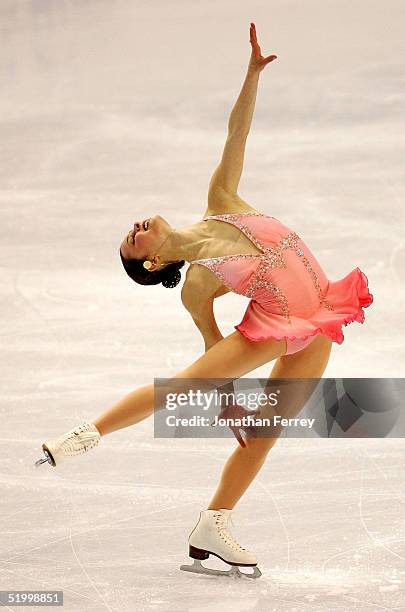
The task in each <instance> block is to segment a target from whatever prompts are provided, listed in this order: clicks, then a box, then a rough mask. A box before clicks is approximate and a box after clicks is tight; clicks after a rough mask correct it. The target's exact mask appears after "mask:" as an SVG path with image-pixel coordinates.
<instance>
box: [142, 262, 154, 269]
mask: <svg viewBox="0 0 405 612" xmlns="http://www.w3.org/2000/svg"><path fill="white" fill-rule="evenodd" d="M152 266H153V263H152V262H151V261H148V260H146V261H144V262H143V267H144V268H145V269H146V270H150V268H151V267H152Z"/></svg>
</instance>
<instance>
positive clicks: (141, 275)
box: [120, 249, 186, 289]
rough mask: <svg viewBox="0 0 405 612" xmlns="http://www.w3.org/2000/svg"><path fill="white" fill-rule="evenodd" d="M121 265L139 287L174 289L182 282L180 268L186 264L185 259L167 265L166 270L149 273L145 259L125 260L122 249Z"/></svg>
mask: <svg viewBox="0 0 405 612" xmlns="http://www.w3.org/2000/svg"><path fill="white" fill-rule="evenodd" d="M120 258H121V263H122V265H123V267H124V270H125V272H126V273H127V274H128V276H129V277H130V278H131V279H132V280H133V281H134V282H135V283H137V284H138V285H159V284H160V283H161V284H162V285H163V287H166V289H173V288H174V287H176V285H178V284H179V282H180V280H181V273H180V268H182V267H183V266H184V264H185V263H186V262H185V260H184V259H182V260H180V261H176V262H174V263H170V264H167V265H166V266H165V267H164V268H161V269H159V270H155V271H153V272H149V271H148V270H147V269H146V268H145V267H144V265H143V264H144V262H145V261H146V260H145V259H125V257H123V255H122V253H121V249H120Z"/></svg>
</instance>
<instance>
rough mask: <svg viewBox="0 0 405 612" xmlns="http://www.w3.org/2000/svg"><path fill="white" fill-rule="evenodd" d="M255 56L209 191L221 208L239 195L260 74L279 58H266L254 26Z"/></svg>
mask: <svg viewBox="0 0 405 612" xmlns="http://www.w3.org/2000/svg"><path fill="white" fill-rule="evenodd" d="M250 43H251V45H252V54H251V57H250V61H249V66H248V70H247V75H246V77H245V81H244V83H243V86H242V90H241V92H240V94H239V97H238V99H237V101H236V104H235V106H234V107H233V109H232V112H231V115H230V117H229V122H228V136H227V139H226V143H225V147H224V150H223V154H222V159H221V162H220V164H219V166H218V167H217V168H216V169H215V171H214V174H213V175H212V177H211V181H210V184H209V190H208V206H210V205H211V207H213V208H218V205H220V204H221V202H223V203H224V205H225V202H226V201H229V196H237V190H238V185H239V181H240V178H241V175H242V170H243V161H244V154H245V146H246V139H247V136H248V133H249V130H250V126H251V123H252V117H253V111H254V108H255V103H256V95H257V86H258V82H259V75H260V72H261V71H262V70H263V68H264V67H265V66H266V65H267V64H268V63H270V62H271V61H273V60H274V59H276V57H277V56H276V55H270V56H268V57H267V58H264V57H263V56H262V55H261V51H260V47H259V45H258V43H257V38H256V29H255V26H254V24H251V26H250Z"/></svg>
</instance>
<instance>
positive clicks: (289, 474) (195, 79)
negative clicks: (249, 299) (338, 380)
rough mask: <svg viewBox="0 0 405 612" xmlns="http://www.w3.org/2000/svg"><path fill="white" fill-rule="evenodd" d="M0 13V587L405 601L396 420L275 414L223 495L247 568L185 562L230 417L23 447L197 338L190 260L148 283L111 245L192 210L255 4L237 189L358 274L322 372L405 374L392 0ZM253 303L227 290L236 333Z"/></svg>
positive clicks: (98, 607)
mask: <svg viewBox="0 0 405 612" xmlns="http://www.w3.org/2000/svg"><path fill="white" fill-rule="evenodd" d="M0 17H1V23H2V52H1V59H0V62H1V72H0V79H1V84H2V91H3V95H2V97H1V99H0V111H1V143H2V163H1V170H0V171H1V190H0V198H1V201H0V211H1V212H0V214H1V225H0V236H1V255H2V257H1V260H2V264H1V267H2V269H1V272H2V274H1V281H0V292H1V293H0V297H1V299H0V308H1V323H0V324H1V330H0V334H1V340H2V360H1V372H0V377H1V385H2V402H1V406H0V411H1V412H0V417H1V433H0V437H1V443H2V469H1V473H0V479H1V498H2V499H1V508H0V523H1V548H0V590H1V589H3V590H5V589H20V590H21V589H60V590H63V591H64V593H65V606H64V609H65V610H66V611H67V612H73V611H80V612H83V611H84V612H93V611H97V612H99V611H103V610H109V611H114V612H115V611H120V612H130V611H131V612H132V611H134V610H135V611H136V612H142V611H144V610H145V611H146V610H147V611H152V610H159V611H165V612H166V611H170V612H180V611H181V612H183V611H187V612H203V611H204V612H205V611H209V612H214V611H218V612H219V611H220V612H226V611H228V610H230V611H232V612H253V611H254V612H269V611H271V610H277V611H281V610H282V611H284V610H285V611H289V612H292V611H297V612H298V611H300V612H302V611H304V610H308V611H311V612H312V611H314V610H328V611H332V610H333V611H334V610H342V611H347V610H356V611H360V610H361V611H363V610H364V611H365V610H367V611H368V610H400V609H402V610H404V609H405V608H404V607H401V606H403V602H404V580H405V549H404V544H403V542H404V522H403V516H404V504H405V499H404V494H403V491H404V476H403V473H404V472H403V460H404V451H403V443H402V440H369V441H366V440H362V441H361V443H360V442H359V441H356V440H281V441H280V442H279V443H278V444H277V445H276V447H275V448H274V450H272V452H271V453H270V454H269V457H268V459H267V462H266V464H265V466H264V467H263V468H262V471H261V472H260V474H259V475H258V477H257V479H256V480H255V481H254V483H253V484H252V486H251V488H250V489H249V491H248V492H247V493H246V495H245V496H244V497H243V498H242V500H241V502H240V504H238V506H237V508H236V513H235V523H236V525H237V527H236V528H235V533H236V534H237V536H238V539H239V541H240V542H241V543H242V544H243V545H245V546H246V547H248V548H251V549H252V550H254V551H255V553H256V554H257V556H258V558H259V566H260V568H261V570H262V572H263V576H262V577H261V578H260V579H259V580H257V581H255V583H254V584H252V583H251V582H252V581H249V582H248V581H241V582H237V583H235V582H234V581H232V582H226V579H220V580H217V579H211V577H205V576H196V575H193V574H190V575H187V574H185V573H183V572H180V571H179V566H180V565H181V564H182V563H185V562H187V561H188V557H187V537H188V534H189V532H190V531H191V529H192V527H193V526H194V524H195V522H196V520H197V518H198V513H199V511H200V510H201V509H203V508H205V507H206V505H207V503H208V502H209V500H210V498H211V496H212V493H213V491H214V488H215V486H216V484H217V482H218V478H219V475H220V471H221V469H222V466H223V463H224V461H225V460H226V458H227V457H228V455H229V454H230V452H231V451H232V449H233V448H234V447H235V442H234V440H231V439H228V440H222V439H221V440H210V441H207V440H205V441H204V440H198V445H196V444H195V441H193V440H179V439H154V438H153V422H152V421H151V420H147V421H143V422H142V423H141V424H139V425H138V426H136V427H133V428H129V429H125V430H121V431H119V432H116V433H114V434H112V435H111V436H108V437H106V438H105V439H104V440H103V444H102V445H101V447H100V448H98V449H97V450H95V451H94V453H92V454H89V455H88V456H84V457H82V458H80V459H78V460H77V461H75V462H73V461H72V462H71V463H69V464H66V465H63V466H61V467H60V468H59V469H56V470H53V469H52V468H50V467H49V466H47V465H44V466H42V468H41V469H39V470H34V467H33V462H34V461H35V460H36V459H37V458H38V456H39V449H40V445H41V443H42V441H43V440H44V439H47V438H48V437H51V436H54V435H59V434H60V433H62V432H64V431H66V430H67V429H70V428H71V427H73V426H74V425H76V424H77V423H78V422H80V421H81V420H83V419H84V418H91V417H94V416H95V415H97V414H98V413H100V412H102V411H104V410H105V409H106V408H107V407H109V406H110V405H111V404H112V403H113V402H115V401H116V400H117V399H118V398H119V397H121V396H123V395H124V394H126V393H127V392H129V391H130V390H132V389H134V388H136V387H137V386H140V385H144V384H148V383H150V382H152V381H153V378H154V377H155V376H156V377H164V376H169V375H172V374H174V373H175V372H177V371H179V370H180V369H183V368H184V367H185V366H186V365H188V364H189V363H191V362H192V361H194V360H195V359H196V358H197V357H199V356H200V354H201V352H202V350H203V343H202V340H201V338H200V335H199V333H198V332H197V330H196V329H195V327H194V324H193V322H192V320H191V318H190V317H189V315H188V314H187V313H186V312H185V311H184V310H182V307H181V302H180V287H181V286H178V287H177V288H176V289H174V290H170V291H167V290H166V289H163V288H161V287H153V288H149V289H144V288H142V287H136V286H135V285H133V284H132V283H131V282H130V280H129V279H128V277H127V276H126V275H125V274H124V272H123V270H122V267H121V263H120V261H119V257H118V246H119V244H120V242H121V239H122V237H123V235H124V234H125V233H126V232H127V231H128V229H129V228H130V227H131V225H132V224H133V222H134V220H136V219H142V218H144V217H145V216H150V215H151V214H156V213H159V214H161V215H162V216H164V217H165V218H167V219H168V220H169V222H170V223H171V224H172V226H174V227H185V226H187V225H188V224H191V223H194V222H196V221H197V220H198V219H200V218H201V217H202V215H203V213H204V210H205V206H206V193H207V187H208V182H209V178H210V176H211V174H212V172H213V170H214V168H215V167H216V165H217V163H218V161H219V159H220V156H221V153H222V148H223V144H224V140H225V137H226V127H227V121H228V118H229V113H230V110H231V108H232V105H233V104H234V102H235V100H236V97H237V95H238V93H239V91H240V87H241V85H242V82H243V78H244V73H245V69H246V66H247V62H248V59H249V53H250V46H249V31H248V29H249V22H250V21H251V20H253V21H255V23H256V27H257V32H258V36H259V41H260V44H261V46H262V50H263V53H264V54H266V55H268V54H270V53H272V52H275V53H277V54H278V55H279V59H278V60H276V62H274V63H272V64H271V65H270V66H269V67H268V68H267V69H266V71H265V72H264V73H262V75H261V78H260V85H259V92H258V96H257V103H256V111H255V116H254V119H253V123H252V129H251V132H250V135H249V140H248V144H247V149H246V156H245V168H244V174H243V177H242V180H241V183H240V193H241V195H242V197H244V198H245V199H246V200H247V201H248V202H249V203H250V204H251V205H253V206H254V207H255V208H258V209H259V210H262V211H263V212H265V213H266V214H270V215H273V216H275V217H277V218H279V219H281V220H283V221H284V222H285V223H286V224H287V225H288V226H290V227H292V228H294V229H295V230H296V231H297V232H298V233H299V234H300V235H301V236H302V237H303V239H304V240H305V242H306V243H307V244H308V245H310V247H311V249H312V250H313V252H314V253H315V254H316V256H317V258H318V259H319V261H320V262H321V263H322V265H323V267H324V269H325V270H326V272H327V274H328V276H329V277H330V278H331V279H338V278H342V277H343V276H345V275H346V274H347V273H348V272H349V271H350V270H352V269H353V268H354V267H355V266H359V267H360V268H361V269H362V270H363V271H364V272H365V274H366V275H367V277H368V280H369V285H370V290H371V292H372V293H373V295H374V303H373V305H372V306H371V307H370V308H369V309H367V310H366V311H365V313H366V322H365V324H364V325H363V326H362V325H359V324H353V325H350V326H348V327H346V328H344V333H345V342H344V343H343V345H341V346H337V345H335V346H334V349H333V353H332V357H331V360H330V362H329V365H328V367H327V370H326V371H325V376H330V377H333V376H339V377H344V376H351V377H352V376H356V377H361V376H366V377H391V376H393V377H394V376H402V374H403V368H404V352H405V343H404V337H403V336H404V334H403V332H404V328H405V323H404V318H403V304H404V280H405V275H404V269H405V243H404V229H403V228H404V212H403V211H404V207H403V201H404V183H403V169H404V166H403V160H404V134H405V130H404V101H405V94H404V78H405V77H404V75H405V70H404V65H403V57H404V51H405V49H404V47H405V43H404V37H403V29H404V6H403V3H402V2H401V1H400V0H392V1H391V2H390V3H389V4H388V5H387V4H386V3H382V2H377V1H376V0H371V1H369V2H356V3H353V2H349V1H348V0H342V1H340V2H335V3H331V2H323V1H322V0H309V1H307V2H305V3H303V2H298V1H297V0H289V1H288V2H285V1H283V2H280V1H279V2H273V3H271V4H269V3H261V2H257V1H256V0H254V1H253V3H249V9H248V4H247V3H245V2H242V1H240V0H238V1H236V2H232V3H229V2H226V1H225V0H216V1H215V2H204V3H195V2H192V3H188V2H184V1H181V0H177V1H175V2H163V1H162V0H160V1H158V2H153V3H148V2H145V1H142V0H138V1H137V2H130V1H129V0H121V1H120V2H107V1H105V0H104V1H98V2H95V1H94V0H88V1H87V2H76V1H74V0H59V1H56V0H41V1H28V0H22V1H19V2H14V1H10V0H4V1H3V2H2V3H1V7H0ZM162 305H164V308H163V307H162ZM245 307H246V301H245V300H243V299H239V297H238V296H236V295H227V296H226V297H224V298H222V299H221V300H219V301H218V304H216V315H217V318H218V321H219V324H220V327H221V329H222V331H223V333H224V334H226V333H230V332H231V331H233V325H235V324H236V323H238V322H239V321H240V320H241V317H242V315H243V312H244V310H245ZM269 369H270V366H266V367H262V368H259V369H258V370H256V371H255V372H254V375H255V376H259V375H260V376H266V375H267V374H268V372H269ZM214 565H215V562H213V566H214ZM9 609H11V608H9ZM25 609H27V608H25ZM33 609H34V608H33ZM35 609H37V608H35Z"/></svg>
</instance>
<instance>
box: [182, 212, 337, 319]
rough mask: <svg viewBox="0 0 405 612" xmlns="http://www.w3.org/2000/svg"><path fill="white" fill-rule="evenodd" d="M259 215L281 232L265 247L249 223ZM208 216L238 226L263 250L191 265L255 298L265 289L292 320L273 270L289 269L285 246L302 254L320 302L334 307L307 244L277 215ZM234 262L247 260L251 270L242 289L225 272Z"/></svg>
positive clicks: (196, 262) (233, 288)
mask: <svg viewBox="0 0 405 612" xmlns="http://www.w3.org/2000/svg"><path fill="white" fill-rule="evenodd" d="M257 217H259V218H261V219H262V220H263V222H264V223H265V221H266V220H268V219H272V220H273V224H272V226H273V225H274V228H277V230H278V232H279V234H278V235H279V236H280V235H281V237H280V238H279V239H278V240H277V242H275V243H274V242H272V246H265V244H263V243H262V241H261V240H259V239H258V237H257V235H256V234H258V233H259V232H253V231H252V227H251V225H252V224H251V223H250V226H249V222H250V221H252V220H253V221H256V224H255V226H256V228H258V227H259V226H258V225H257ZM252 218H255V219H252ZM208 219H216V220H218V221H224V222H227V223H231V224H232V225H234V226H235V227H237V228H238V229H239V230H240V231H241V232H242V233H243V234H244V235H245V236H246V237H247V238H249V240H250V241H251V242H252V243H253V244H254V245H255V246H256V247H257V248H258V250H259V251H261V253H260V254H248V253H241V254H235V255H222V256H219V257H209V258H206V259H196V260H194V261H192V262H190V265H191V264H199V265H202V266H205V267H206V268H208V269H209V270H211V271H212V272H213V273H214V274H215V275H216V276H217V277H218V278H219V279H220V280H221V281H222V283H223V284H224V285H225V286H226V287H228V288H229V289H231V291H233V292H235V293H239V294H241V295H244V296H246V297H249V298H251V299H254V298H255V296H256V294H257V292H258V291H259V290H260V289H263V288H264V289H266V290H268V291H270V292H271V294H272V295H273V296H274V297H275V298H276V300H277V302H278V303H279V305H280V309H281V314H282V315H283V316H284V317H285V318H286V319H287V321H289V322H290V315H289V306H288V299H287V296H286V295H285V294H284V293H283V291H282V290H281V288H280V287H279V286H277V285H276V284H275V283H274V282H272V279H271V271H272V270H273V269H275V268H280V269H286V268H287V265H286V261H285V258H284V257H283V252H284V251H285V250H286V249H292V250H293V251H294V252H295V254H296V255H297V257H299V258H300V260H301V261H302V263H303V265H304V267H305V268H306V270H307V272H308V273H309V274H310V275H311V278H312V282H313V285H314V288H315V289H316V291H317V293H318V297H319V302H320V304H321V305H322V306H324V307H325V308H328V309H329V310H333V307H332V306H331V305H330V304H328V303H327V302H326V300H325V298H324V296H323V294H322V291H321V287H320V284H319V278H318V275H317V273H316V271H315V270H314V269H313V267H312V266H311V263H310V261H309V259H308V258H307V257H306V255H305V253H304V244H303V243H302V241H301V239H300V237H299V236H298V234H297V233H296V232H294V231H288V228H286V226H284V225H283V224H282V223H281V222H280V221H278V220H277V219H276V218H275V217H269V216H268V215H264V214H263V213H259V212H246V213H224V214H218V215H209V216H208V217H205V218H204V221H207V220H208ZM261 225H263V224H261ZM264 227H266V226H264ZM283 229H284V233H283ZM266 240H267V239H266ZM235 262H236V263H240V262H245V263H246V265H247V266H248V267H249V269H251V270H252V272H251V274H250V277H249V280H248V282H247V284H246V285H244V286H243V289H241V288H240V287H239V283H238V282H237V281H235V282H232V273H231V274H229V273H228V274H225V269H226V267H227V264H231V265H234V263H235ZM252 264H253V265H252ZM236 267H238V266H236ZM236 267H235V266H234V270H236ZM239 268H240V266H239ZM234 276H236V275H234Z"/></svg>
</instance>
